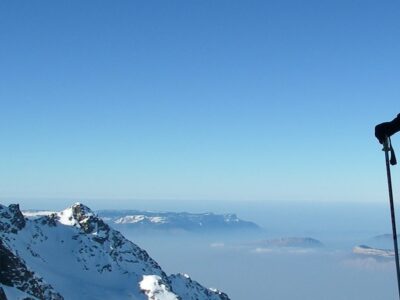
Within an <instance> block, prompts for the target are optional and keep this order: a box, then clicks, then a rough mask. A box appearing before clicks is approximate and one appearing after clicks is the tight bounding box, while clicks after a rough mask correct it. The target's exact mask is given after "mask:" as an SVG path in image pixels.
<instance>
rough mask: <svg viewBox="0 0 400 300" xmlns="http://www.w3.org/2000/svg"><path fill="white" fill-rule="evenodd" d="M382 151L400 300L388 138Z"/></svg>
mask: <svg viewBox="0 0 400 300" xmlns="http://www.w3.org/2000/svg"><path fill="white" fill-rule="evenodd" d="M383 151H385V160H386V174H387V181H388V189H389V202H390V215H391V219H392V231H393V244H394V254H395V260H396V272H397V288H398V292H399V299H400V264H399V249H398V245H397V230H396V216H395V213H394V202H393V189H392V176H391V173H390V160H389V151H392V145H391V142H390V138H389V137H386V138H385V140H384V143H383Z"/></svg>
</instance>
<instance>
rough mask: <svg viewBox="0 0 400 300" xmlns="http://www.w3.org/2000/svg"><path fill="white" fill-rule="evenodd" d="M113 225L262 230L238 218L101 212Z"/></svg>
mask: <svg viewBox="0 0 400 300" xmlns="http://www.w3.org/2000/svg"><path fill="white" fill-rule="evenodd" d="M98 214H99V216H100V217H102V218H103V219H104V220H105V221H106V222H108V223H109V224H113V226H125V227H129V228H132V229H146V230H149V229H150V230H183V231H188V232H211V231H238V230H250V231H255V230H261V228H260V227H259V226H258V225H257V224H256V223H253V222H249V221H244V220H242V219H239V218H238V217H237V215H236V214H214V213H188V212H149V211H139V210H100V211H98Z"/></svg>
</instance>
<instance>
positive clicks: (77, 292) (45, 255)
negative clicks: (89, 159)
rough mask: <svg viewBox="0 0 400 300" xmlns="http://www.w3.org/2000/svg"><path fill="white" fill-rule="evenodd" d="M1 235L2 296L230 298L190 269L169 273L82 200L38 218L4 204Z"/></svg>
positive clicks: (161, 299)
mask: <svg viewBox="0 0 400 300" xmlns="http://www.w3.org/2000/svg"><path fill="white" fill-rule="evenodd" d="M0 238H1V241H0V258H1V260H0V262H1V268H0V296H1V295H2V294H4V295H5V296H6V297H8V298H9V299H13V298H14V297H15V296H13V295H15V294H16V293H21V294H25V295H27V296H29V297H30V298H32V299H52V300H53V299H54V300H61V299H87V300H90V299H110V300H111V299H132V300H167V299H171V300H172V299H174V300H175V299H176V300H186V299H188V300H191V299H198V300H228V299H229V297H228V296H227V295H226V294H224V293H222V292H220V291H217V290H213V289H207V288H205V287H203V286H202V285H200V284H199V283H197V282H196V281H193V280H192V279H190V277H189V276H187V275H181V274H178V275H171V276H168V275H166V274H165V272H164V271H163V270H162V268H161V267H160V266H159V265H158V263H157V262H156V261H155V260H153V259H152V258H151V257H150V256H149V255H148V254H147V252H146V251H145V250H143V249H141V248H140V247H138V246H137V245H135V244H134V243H132V242H131V241H129V240H127V239H126V238H125V237H124V236H123V235H122V234H121V233H120V232H118V231H116V230H114V229H112V228H111V227H110V226H109V225H108V224H106V223H105V222H104V221H103V220H102V219H101V218H99V217H98V216H97V215H96V214H95V213H94V212H93V211H91V210H90V208H88V207H87V206H85V205H83V204H81V203H76V204H74V205H73V206H71V207H69V208H67V209H65V210H63V211H61V212H56V213H52V214H50V215H46V216H40V217H38V218H32V219H30V218H29V219H27V218H25V217H24V216H23V214H22V213H21V211H20V209H19V206H18V205H15V204H13V205H10V206H8V207H6V206H3V205H0Z"/></svg>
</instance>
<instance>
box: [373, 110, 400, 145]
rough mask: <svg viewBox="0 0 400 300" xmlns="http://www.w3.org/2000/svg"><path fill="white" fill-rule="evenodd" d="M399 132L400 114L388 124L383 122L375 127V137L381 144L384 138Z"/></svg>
mask: <svg viewBox="0 0 400 300" xmlns="http://www.w3.org/2000/svg"><path fill="white" fill-rule="evenodd" d="M398 131H400V114H398V115H397V117H396V118H394V119H393V120H392V121H390V122H384V123H381V124H378V125H376V126H375V137H376V138H377V139H378V141H379V143H381V144H383V143H384V142H385V139H386V138H390V137H391V136H392V135H393V134H395V133H396V132H398Z"/></svg>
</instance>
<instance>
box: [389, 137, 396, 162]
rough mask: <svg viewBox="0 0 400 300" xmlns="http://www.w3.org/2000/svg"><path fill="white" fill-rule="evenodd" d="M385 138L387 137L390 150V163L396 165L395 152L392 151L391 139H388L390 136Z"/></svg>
mask: <svg viewBox="0 0 400 300" xmlns="http://www.w3.org/2000/svg"><path fill="white" fill-rule="evenodd" d="M387 139H388V143H389V150H390V164H391V165H392V166H395V165H397V159H396V153H394V149H393V146H392V141H391V140H390V137H388V138H387Z"/></svg>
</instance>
